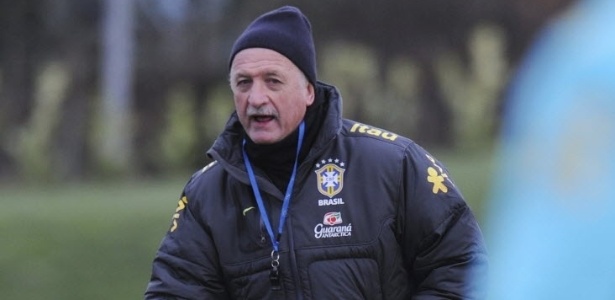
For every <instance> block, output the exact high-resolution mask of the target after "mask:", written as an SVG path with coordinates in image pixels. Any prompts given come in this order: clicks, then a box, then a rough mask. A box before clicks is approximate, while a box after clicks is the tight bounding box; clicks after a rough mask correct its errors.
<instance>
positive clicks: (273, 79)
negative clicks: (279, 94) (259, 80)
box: [267, 78, 282, 84]
mask: <svg viewBox="0 0 615 300" xmlns="http://www.w3.org/2000/svg"><path fill="white" fill-rule="evenodd" d="M267 83H274V84H278V83H282V82H281V81H279V80H277V79H275V78H269V79H267Z"/></svg>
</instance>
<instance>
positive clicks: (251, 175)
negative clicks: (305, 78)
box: [242, 122, 305, 255]
mask: <svg viewBox="0 0 615 300" xmlns="http://www.w3.org/2000/svg"><path fill="white" fill-rule="evenodd" d="M304 134H305V123H304V122H301V125H299V140H298V141H297V153H296V154H295V164H294V165H293V172H292V173H291V175H290V180H289V181H288V186H286V194H285V195H284V202H282V211H281V212H280V224H279V225H278V233H277V235H275V234H274V233H273V229H272V228H271V222H269V216H268V215H267V210H265V205H264V203H263V197H262V196H261V192H260V190H259V189H258V184H257V183H256V176H254V170H253V169H252V164H251V163H250V159H249V158H248V154H247V153H246V140H245V139H244V140H243V148H242V151H243V160H244V162H245V164H246V169H247V171H248V177H249V178H250V184H251V185H252V191H253V192H254V197H255V198H256V204H258V210H259V211H260V213H261V217H262V218H263V222H264V223H265V227H267V232H268V233H269V237H270V238H271V243H272V244H273V251H274V252H275V253H278V251H279V245H280V237H281V236H282V230H283V229H284V222H285V221H286V216H287V215H288V206H289V204H290V196H291V194H292V192H293V186H294V185H295V177H296V175H297V164H298V161H299V152H300V151H301V145H302V144H303V136H304ZM272 255H273V252H272Z"/></svg>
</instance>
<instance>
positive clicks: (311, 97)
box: [306, 82, 316, 106]
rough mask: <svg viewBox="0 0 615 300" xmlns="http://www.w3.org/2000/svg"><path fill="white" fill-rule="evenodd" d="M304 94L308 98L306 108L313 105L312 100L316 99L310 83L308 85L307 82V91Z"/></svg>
mask: <svg viewBox="0 0 615 300" xmlns="http://www.w3.org/2000/svg"><path fill="white" fill-rule="evenodd" d="M306 93H307V95H306V96H307V97H308V99H307V102H306V106H310V105H312V104H313V103H314V98H315V97H316V93H315V89H314V86H313V85H312V84H311V83H309V82H308V84H307V91H306Z"/></svg>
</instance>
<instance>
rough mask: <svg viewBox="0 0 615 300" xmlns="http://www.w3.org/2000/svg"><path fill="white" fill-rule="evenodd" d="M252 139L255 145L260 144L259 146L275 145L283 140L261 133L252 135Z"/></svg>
mask: <svg viewBox="0 0 615 300" xmlns="http://www.w3.org/2000/svg"><path fill="white" fill-rule="evenodd" d="M250 139H251V140H252V142H254V143H255V144H259V145H268V144H275V143H277V142H279V141H280V140H281V139H280V138H278V137H276V136H272V135H264V134H260V133H257V134H251V135H250Z"/></svg>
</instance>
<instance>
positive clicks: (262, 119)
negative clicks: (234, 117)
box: [252, 116, 274, 123]
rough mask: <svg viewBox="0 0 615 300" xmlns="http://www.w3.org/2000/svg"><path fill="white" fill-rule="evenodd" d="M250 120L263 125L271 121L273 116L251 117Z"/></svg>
mask: <svg viewBox="0 0 615 300" xmlns="http://www.w3.org/2000/svg"><path fill="white" fill-rule="evenodd" d="M252 119H253V120H254V121H256V122H259V123H265V122H269V121H272V120H273V119H274V116H252Z"/></svg>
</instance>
